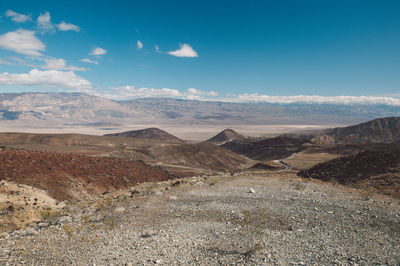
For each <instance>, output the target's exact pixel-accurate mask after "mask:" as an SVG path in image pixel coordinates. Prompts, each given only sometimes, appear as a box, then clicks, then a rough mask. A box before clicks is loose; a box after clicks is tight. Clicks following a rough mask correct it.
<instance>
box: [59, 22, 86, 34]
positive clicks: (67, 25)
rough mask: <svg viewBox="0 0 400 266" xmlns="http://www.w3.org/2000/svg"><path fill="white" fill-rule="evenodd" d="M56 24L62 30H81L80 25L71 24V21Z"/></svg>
mask: <svg viewBox="0 0 400 266" xmlns="http://www.w3.org/2000/svg"><path fill="white" fill-rule="evenodd" d="M56 26H57V28H58V29H59V30H61V31H69V30H72V31H76V32H79V31H80V30H81V28H80V27H79V26H78V25H74V24H71V23H66V22H64V21H63V22H61V23H60V24H57V25H56Z"/></svg>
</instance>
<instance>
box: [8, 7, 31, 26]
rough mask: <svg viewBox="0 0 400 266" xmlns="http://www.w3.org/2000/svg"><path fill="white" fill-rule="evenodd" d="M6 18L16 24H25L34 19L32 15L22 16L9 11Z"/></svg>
mask: <svg viewBox="0 0 400 266" xmlns="http://www.w3.org/2000/svg"><path fill="white" fill-rule="evenodd" d="M6 17H10V18H11V20H12V21H14V22H16V23H23V22H27V21H32V18H31V16H30V15H24V14H20V13H17V12H14V11H12V10H7V11H6Z"/></svg>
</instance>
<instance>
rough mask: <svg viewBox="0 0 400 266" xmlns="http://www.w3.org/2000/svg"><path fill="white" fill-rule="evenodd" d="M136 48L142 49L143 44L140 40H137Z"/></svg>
mask: <svg viewBox="0 0 400 266" xmlns="http://www.w3.org/2000/svg"><path fill="white" fill-rule="evenodd" d="M136 47H137V49H138V50H140V49H142V48H143V43H142V42H141V41H140V40H138V41H137V43H136Z"/></svg>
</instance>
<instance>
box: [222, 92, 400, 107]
mask: <svg viewBox="0 0 400 266" xmlns="http://www.w3.org/2000/svg"><path fill="white" fill-rule="evenodd" d="M220 100H222V101H230V102H266V103H317V104H346V105H348V104H384V105H400V99H398V98H394V97H385V96H349V95H342V96H320V95H294V96H271V95H262V94H258V93H253V94H247V93H245V94H239V95H230V96H228V97H226V98H223V99H220Z"/></svg>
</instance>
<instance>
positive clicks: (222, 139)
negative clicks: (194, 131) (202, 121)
mask: <svg viewBox="0 0 400 266" xmlns="http://www.w3.org/2000/svg"><path fill="white" fill-rule="evenodd" d="M245 138H246V137H245V136H243V135H241V134H239V133H237V132H236V131H234V130H232V129H225V130H223V131H221V132H220V133H218V134H217V135H215V136H214V137H212V138H210V139H208V140H206V142H208V143H213V144H216V145H222V144H225V143H227V142H230V141H232V140H237V139H245Z"/></svg>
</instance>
